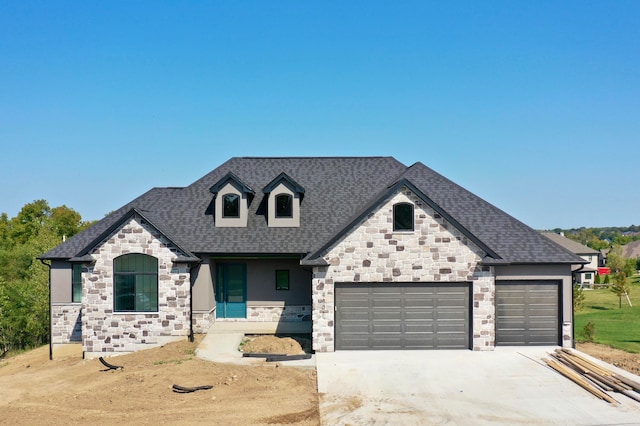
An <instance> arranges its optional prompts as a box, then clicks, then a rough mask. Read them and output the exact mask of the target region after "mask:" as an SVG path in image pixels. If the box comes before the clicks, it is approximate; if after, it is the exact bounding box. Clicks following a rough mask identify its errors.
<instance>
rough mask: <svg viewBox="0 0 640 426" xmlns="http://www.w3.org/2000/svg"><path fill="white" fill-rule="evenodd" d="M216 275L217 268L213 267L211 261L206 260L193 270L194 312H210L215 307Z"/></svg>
mask: <svg viewBox="0 0 640 426" xmlns="http://www.w3.org/2000/svg"><path fill="white" fill-rule="evenodd" d="M214 274H215V267H212V265H211V263H210V262H209V259H204V260H203V261H202V263H201V264H200V265H198V266H196V267H194V268H192V269H191V281H192V285H193V288H192V292H193V293H192V294H193V310H194V311H195V312H198V311H210V310H211V309H213V308H214V307H215V305H216V299H215V296H214V293H213V283H214V277H215V275H214Z"/></svg>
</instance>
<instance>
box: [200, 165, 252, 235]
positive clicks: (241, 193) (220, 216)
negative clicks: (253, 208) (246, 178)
mask: <svg viewBox="0 0 640 426" xmlns="http://www.w3.org/2000/svg"><path fill="white" fill-rule="evenodd" d="M209 191H210V192H211V193H212V194H213V206H212V207H213V212H212V213H213V217H214V219H213V220H214V223H215V226H216V227H217V228H240V227H246V226H247V221H248V219H249V206H250V205H251V200H253V196H254V192H253V189H251V188H250V187H249V186H247V185H246V184H245V183H244V182H242V181H241V180H240V179H239V178H238V177H237V176H236V175H234V174H233V173H227V174H226V175H225V176H224V177H223V178H222V179H220V180H219V181H218V182H216V184H215V185H213V186H212V187H211V188H209Z"/></svg>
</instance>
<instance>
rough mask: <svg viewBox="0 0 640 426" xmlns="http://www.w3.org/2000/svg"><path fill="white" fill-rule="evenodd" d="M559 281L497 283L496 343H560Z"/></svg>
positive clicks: (521, 344)
mask: <svg viewBox="0 0 640 426" xmlns="http://www.w3.org/2000/svg"><path fill="white" fill-rule="evenodd" d="M559 289H560V285H559V282H557V281H498V282H496V345H500V346H527V345H532V346H533V345H558V344H560V340H559V328H560V327H559V315H560V311H559V309H558V301H559V299H560V298H559Z"/></svg>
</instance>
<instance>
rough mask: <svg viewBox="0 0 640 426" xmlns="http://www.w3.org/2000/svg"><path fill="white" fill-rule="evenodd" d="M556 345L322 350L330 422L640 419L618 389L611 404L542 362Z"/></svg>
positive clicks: (324, 408)
mask: <svg viewBox="0 0 640 426" xmlns="http://www.w3.org/2000/svg"><path fill="white" fill-rule="evenodd" d="M554 349H555V348H539V347H537V348H497V349H496V350H495V351H492V352H472V351H366V352H365V351H341V352H334V353H318V354H316V365H317V371H318V390H319V392H320V393H321V394H323V395H321V402H320V414H321V417H322V421H323V424H326V425H400V424H402V425H489V424H491V425H496V424H504V425H639V424H640V403H638V402H635V401H633V400H631V399H629V398H627V397H625V396H622V395H620V394H612V395H613V397H614V398H615V399H616V400H618V401H620V404H619V405H617V406H616V405H612V404H609V403H607V402H604V401H602V400H600V399H598V398H596V397H595V396H592V395H591V394H590V393H588V392H587V391H586V390H584V389H582V388H581V387H579V386H578V385H576V384H574V383H573V382H571V381H570V380H569V379H567V378H565V377H563V376H561V375H560V374H558V373H556V372H555V371H552V370H551V369H549V368H547V367H546V366H544V365H541V364H540V363H538V362H536V361H540V359H541V358H542V357H544V356H545V355H546V353H548V352H551V351H553V350H554ZM607 366H608V368H611V369H613V370H615V371H618V372H621V370H617V369H615V367H612V366H609V365H607ZM625 375H628V376H630V377H631V378H633V379H634V380H637V381H640V378H639V377H637V376H633V375H630V374H628V373H625Z"/></svg>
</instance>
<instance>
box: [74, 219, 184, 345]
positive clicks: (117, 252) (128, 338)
mask: <svg viewBox="0 0 640 426" xmlns="http://www.w3.org/2000/svg"><path fill="white" fill-rule="evenodd" d="M127 253H142V254H146V255H150V256H153V257H155V258H157V260H158V311H157V312H121V313H119V312H114V300H113V297H114V295H113V293H114V291H113V260H114V259H115V258H116V257H118V256H121V255H123V254H127ZM179 254H180V253H179V251H178V249H177V248H176V247H174V246H173V245H172V244H171V243H170V242H169V241H168V240H167V239H166V238H165V237H163V236H162V235H161V234H159V233H158V232H157V231H155V230H154V229H153V227H151V226H149V225H148V224H147V223H145V221H144V220H142V219H141V218H140V217H138V216H135V217H133V218H132V219H131V220H130V221H129V222H128V223H126V224H125V225H123V226H122V227H121V228H120V229H119V230H118V231H116V232H115V233H114V234H112V235H111V236H110V237H109V238H108V239H106V240H105V241H104V242H103V243H102V244H100V245H99V246H98V247H97V248H96V249H94V250H93V251H92V252H91V256H92V257H93V258H94V260H95V262H93V263H91V264H86V265H84V269H83V272H82V309H83V315H82V330H83V336H82V344H83V350H84V351H85V352H87V353H96V352H130V351H134V350H137V349H139V348H140V346H141V345H148V344H158V343H159V342H162V341H168V340H171V339H170V338H172V337H174V338H175V337H179V336H187V335H188V334H189V303H190V299H189V298H190V288H189V286H190V277H189V267H188V265H187V264H178V263H174V262H173V260H174V259H175V258H176V257H177V256H178V255H179Z"/></svg>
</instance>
